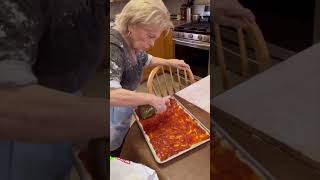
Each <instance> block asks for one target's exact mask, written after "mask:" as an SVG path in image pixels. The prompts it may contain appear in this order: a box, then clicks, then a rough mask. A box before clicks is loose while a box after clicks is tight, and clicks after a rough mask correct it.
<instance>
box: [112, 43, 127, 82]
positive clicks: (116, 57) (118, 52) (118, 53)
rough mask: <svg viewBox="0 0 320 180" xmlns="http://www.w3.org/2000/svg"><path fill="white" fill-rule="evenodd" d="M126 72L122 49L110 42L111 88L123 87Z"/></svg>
mask: <svg viewBox="0 0 320 180" xmlns="http://www.w3.org/2000/svg"><path fill="white" fill-rule="evenodd" d="M123 72H124V57H123V53H122V49H121V48H120V47H118V46H117V45H114V44H110V88H121V87H122V86H121V84H120V83H121V79H122V74H123Z"/></svg>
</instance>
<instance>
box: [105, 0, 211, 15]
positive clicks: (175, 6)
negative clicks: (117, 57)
mask: <svg viewBox="0 0 320 180" xmlns="http://www.w3.org/2000/svg"><path fill="white" fill-rule="evenodd" d="M163 2H164V4H165V5H166V6H167V8H168V10H169V12H170V13H171V14H179V13H180V7H181V5H182V4H183V3H184V2H185V1H184V0H163ZM126 3H127V1H126V2H116V3H111V5H110V19H114V17H115V15H116V14H118V13H120V12H121V10H122V8H123V7H124V6H125V4H126ZM194 4H210V0H195V1H194Z"/></svg>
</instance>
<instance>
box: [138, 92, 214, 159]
mask: <svg viewBox="0 0 320 180" xmlns="http://www.w3.org/2000/svg"><path fill="white" fill-rule="evenodd" d="M170 98H172V99H174V100H176V101H177V104H178V105H179V106H180V107H181V108H182V109H183V110H184V111H185V112H186V113H187V114H188V115H189V116H190V117H191V118H192V119H193V120H194V122H196V124H197V125H198V126H199V127H200V128H201V129H203V130H204V131H205V132H206V133H207V134H208V135H209V138H208V139H206V140H204V141H201V142H199V143H197V144H194V145H192V146H191V147H190V148H188V149H185V150H183V151H181V152H179V153H177V154H175V155H172V156H170V157H169V158H167V159H165V160H163V161H161V160H160V158H159V157H158V156H157V153H156V151H155V150H154V148H153V145H152V144H151V142H150V138H149V136H148V135H147V134H146V133H145V132H144V130H143V127H142V124H141V123H140V119H139V116H138V115H137V114H136V112H135V111H134V117H135V118H136V120H137V123H138V125H139V127H140V130H141V132H142V134H143V136H144V138H145V139H146V141H147V144H148V146H149V148H150V150H151V152H152V155H153V157H154V159H155V160H156V162H157V163H159V164H163V163H165V162H168V161H170V160H172V159H174V158H176V157H178V156H180V155H182V154H184V153H186V152H188V151H190V150H192V149H194V148H196V147H198V146H200V145H202V144H204V143H206V142H209V141H210V130H209V129H208V128H206V127H205V126H204V125H203V124H202V123H201V122H200V121H199V120H198V119H197V118H196V117H194V116H193V115H192V114H191V113H190V112H189V111H188V110H187V109H186V108H185V107H184V106H183V105H182V104H181V103H180V102H179V101H178V100H177V99H176V98H174V97H173V96H171V97H170Z"/></svg>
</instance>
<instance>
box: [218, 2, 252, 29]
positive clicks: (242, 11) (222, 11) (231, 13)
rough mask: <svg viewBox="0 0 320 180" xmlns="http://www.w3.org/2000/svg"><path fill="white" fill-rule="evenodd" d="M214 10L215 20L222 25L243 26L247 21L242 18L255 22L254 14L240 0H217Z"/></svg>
mask: <svg viewBox="0 0 320 180" xmlns="http://www.w3.org/2000/svg"><path fill="white" fill-rule="evenodd" d="M213 11H214V16H213V17H214V21H215V22H217V23H219V24H221V25H225V26H231V27H234V28H243V27H245V26H246V23H245V22H244V21H243V20H242V19H241V18H245V19H247V20H248V21H249V22H251V23H255V16H254V14H253V13H252V12H251V11H250V10H249V9H247V8H245V7H243V6H242V5H241V4H240V3H239V2H238V0H216V1H215V2H214V4H213Z"/></svg>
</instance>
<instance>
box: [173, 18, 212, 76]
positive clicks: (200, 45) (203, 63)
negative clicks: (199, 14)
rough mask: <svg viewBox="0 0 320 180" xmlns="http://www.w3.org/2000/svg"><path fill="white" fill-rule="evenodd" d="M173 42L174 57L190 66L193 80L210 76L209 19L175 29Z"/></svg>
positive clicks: (202, 19)
mask: <svg viewBox="0 0 320 180" xmlns="http://www.w3.org/2000/svg"><path fill="white" fill-rule="evenodd" d="M173 42H174V48H175V57H176V58H178V59H183V60H184V61H185V62H186V63H188V64H189V65H190V67H191V70H192V72H193V74H194V75H195V78H199V77H205V76H207V75H209V74H210V18H209V17H208V18H201V19H200V20H199V21H198V22H190V23H187V24H183V25H180V26H177V27H175V29H174V31H173Z"/></svg>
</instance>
